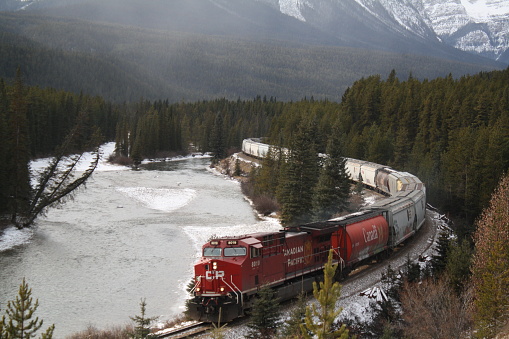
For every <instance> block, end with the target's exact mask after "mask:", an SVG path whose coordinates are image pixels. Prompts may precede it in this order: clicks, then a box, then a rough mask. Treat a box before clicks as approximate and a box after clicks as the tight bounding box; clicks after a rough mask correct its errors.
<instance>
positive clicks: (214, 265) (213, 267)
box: [212, 261, 217, 270]
mask: <svg viewBox="0 0 509 339" xmlns="http://www.w3.org/2000/svg"><path fill="white" fill-rule="evenodd" d="M212 269H213V270H217V262H215V261H214V262H213V263H212Z"/></svg>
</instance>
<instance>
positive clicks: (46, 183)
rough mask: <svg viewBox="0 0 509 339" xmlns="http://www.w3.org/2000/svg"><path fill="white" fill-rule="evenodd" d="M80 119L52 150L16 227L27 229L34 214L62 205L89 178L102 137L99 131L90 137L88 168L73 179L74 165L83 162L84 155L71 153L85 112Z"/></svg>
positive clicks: (98, 154) (80, 133)
mask: <svg viewBox="0 0 509 339" xmlns="http://www.w3.org/2000/svg"><path fill="white" fill-rule="evenodd" d="M82 115H83V116H82V117H81V118H78V120H77V122H76V126H75V127H74V128H73V129H72V130H71V131H70V132H69V134H68V135H67V137H66V139H65V140H64V142H63V143H62V145H60V146H59V147H58V149H57V150H56V151H55V155H54V157H53V158H52V160H51V161H50V163H49V165H48V166H47V167H46V168H45V169H44V170H43V171H42V173H41V174H40V176H39V178H38V180H37V186H36V188H35V190H34V194H33V197H32V198H31V200H30V202H29V206H27V207H26V212H25V217H24V218H23V219H21V218H17V219H16V226H17V227H18V228H24V227H29V226H31V225H32V223H33V222H34V221H35V219H36V218H37V216H38V215H40V214H41V213H43V212H44V210H45V209H46V208H48V207H49V206H51V205H54V204H58V203H62V202H64V201H65V199H68V198H70V197H72V195H73V193H75V192H76V190H77V189H78V188H80V187H82V185H84V184H85V183H86V181H87V180H88V179H89V178H90V177H91V176H92V174H93V172H94V170H95V168H96V167H97V165H98V163H99V158H100V152H99V146H100V144H101V140H102V136H101V133H100V132H99V130H96V132H95V133H94V134H93V135H92V137H91V140H90V145H89V146H90V147H91V148H92V149H93V151H92V153H93V154H94V156H93V158H92V161H91V162H90V165H89V167H88V168H87V169H86V170H85V171H83V173H81V175H80V176H79V177H78V178H75V177H74V175H75V172H76V166H77V165H78V164H79V163H80V161H81V160H82V159H83V156H84V154H83V153H78V154H71V155H69V153H70V152H71V151H72V149H73V145H74V144H75V142H76V138H77V137H78V136H80V135H82V129H83V125H82V122H83V121H82V119H84V116H85V115H86V113H82Z"/></svg>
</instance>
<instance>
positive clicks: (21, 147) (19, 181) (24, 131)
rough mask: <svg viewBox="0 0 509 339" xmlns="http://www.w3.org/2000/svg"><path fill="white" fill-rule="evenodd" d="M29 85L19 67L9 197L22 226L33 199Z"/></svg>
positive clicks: (11, 132)
mask: <svg viewBox="0 0 509 339" xmlns="http://www.w3.org/2000/svg"><path fill="white" fill-rule="evenodd" d="M24 92H25V87H24V85H23V80H22V77H21V70H20V69H19V68H18V70H17V74H16V81H15V84H14V88H13V90H12V94H11V102H10V108H9V113H8V119H7V122H8V124H7V126H8V133H7V138H6V140H5V142H6V143H7V149H6V155H7V159H6V160H7V175H8V179H7V182H8V183H9V186H8V188H7V196H8V197H9V204H8V210H9V214H10V215H11V222H12V223H13V224H14V225H18V224H19V223H18V218H19V217H24V214H25V213H26V211H27V207H28V204H29V201H30V195H31V188H30V173H29V161H30V147H29V142H30V141H29V132H28V120H27V115H26V114H27V113H26V112H27V107H26V102H25V99H24V95H25V93H24Z"/></svg>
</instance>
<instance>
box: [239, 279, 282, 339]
mask: <svg viewBox="0 0 509 339" xmlns="http://www.w3.org/2000/svg"><path fill="white" fill-rule="evenodd" d="M279 317H280V311H279V301H278V299H277V298H275V292H274V291H273V290H272V289H270V288H269V287H267V286H264V287H262V288H261V289H260V291H259V292H258V297H257V298H256V300H255V301H254V303H253V307H252V309H251V322H250V323H249V324H248V327H249V332H248V335H247V338H261V339H270V338H273V337H274V336H275V335H276V333H277V330H278V327H279V322H278V320H279Z"/></svg>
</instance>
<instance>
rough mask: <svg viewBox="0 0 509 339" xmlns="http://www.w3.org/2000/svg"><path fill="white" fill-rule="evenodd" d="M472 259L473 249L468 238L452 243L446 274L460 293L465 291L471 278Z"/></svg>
mask: <svg viewBox="0 0 509 339" xmlns="http://www.w3.org/2000/svg"><path fill="white" fill-rule="evenodd" d="M471 260H472V249H471V248H470V243H469V242H468V240H467V239H463V240H462V241H461V242H458V241H453V242H452V243H451V244H450V247H449V254H448V257H447V263H446V265H445V274H446V276H447V279H448V281H449V282H450V284H451V286H452V288H454V290H455V291H456V293H457V294H458V295H459V294H460V293H461V292H463V289H464V286H465V284H466V282H467V281H469V280H470V276H471V271H470V265H471Z"/></svg>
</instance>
